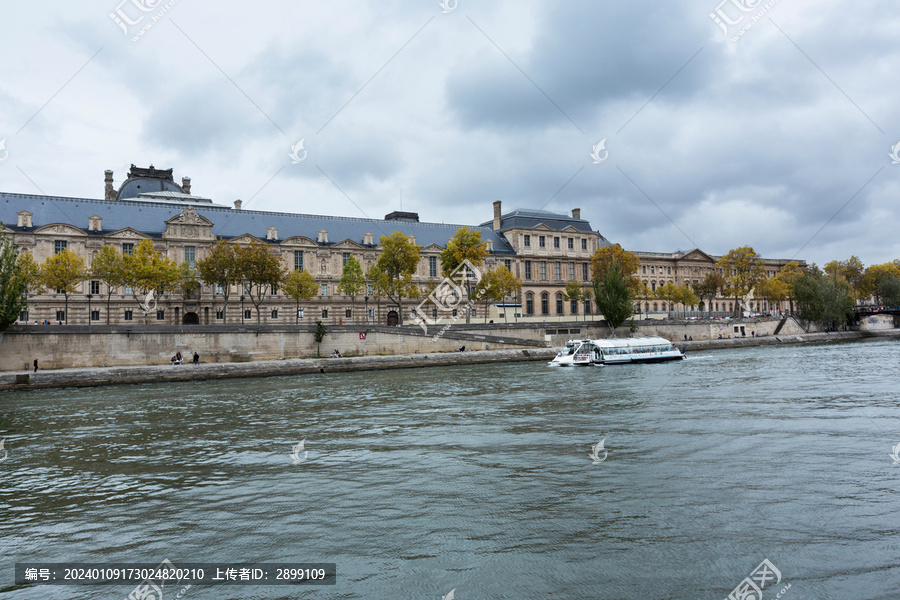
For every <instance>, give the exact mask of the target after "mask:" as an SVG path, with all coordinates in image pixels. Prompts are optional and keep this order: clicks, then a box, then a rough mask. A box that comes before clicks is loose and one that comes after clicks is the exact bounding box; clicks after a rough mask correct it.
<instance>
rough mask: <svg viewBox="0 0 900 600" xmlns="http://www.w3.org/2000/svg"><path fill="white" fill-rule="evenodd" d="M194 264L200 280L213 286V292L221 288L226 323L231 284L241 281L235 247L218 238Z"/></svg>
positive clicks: (223, 319)
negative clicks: (203, 256)
mask: <svg viewBox="0 0 900 600" xmlns="http://www.w3.org/2000/svg"><path fill="white" fill-rule="evenodd" d="M196 264H197V273H198V274H199V276H200V280H201V281H202V282H203V283H204V284H206V285H209V286H213V291H214V292H215V291H217V290H218V289H221V290H222V322H223V323H227V322H228V298H229V296H230V295H231V286H233V285H237V284H238V283H240V281H241V277H240V268H239V265H238V258H237V247H236V246H235V245H234V244H230V243H228V242H226V241H225V240H223V239H221V238H220V239H219V240H218V241H217V242H216V243H215V244H214V245H213V246H212V247H211V248H210V249H209V251H207V253H206V257H205V258H201V259H200V260H198V261H197V263H196ZM214 295H215V294H214Z"/></svg>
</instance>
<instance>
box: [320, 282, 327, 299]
mask: <svg viewBox="0 0 900 600" xmlns="http://www.w3.org/2000/svg"><path fill="white" fill-rule="evenodd" d="M319 295H320V296H327V295H328V284H327V283H323V284H322V285H320V286H319Z"/></svg>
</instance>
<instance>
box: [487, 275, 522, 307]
mask: <svg viewBox="0 0 900 600" xmlns="http://www.w3.org/2000/svg"><path fill="white" fill-rule="evenodd" d="M494 282H495V284H496V286H497V288H498V289H499V290H500V291H501V296H500V299H501V300H502V299H504V298H508V297H510V296H512V297H513V298H517V297H518V296H519V292H521V291H522V280H521V279H519V278H518V277H516V276H515V275H513V274H512V271H510V270H509V269H507V268H506V265H503V266H500V267H497V268H496V269H494ZM508 314H509V311H507V310H504V311H503V319H504V320H505V321H509V317H508V316H507V315H508Z"/></svg>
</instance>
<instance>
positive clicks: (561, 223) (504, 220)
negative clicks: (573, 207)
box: [481, 208, 593, 233]
mask: <svg viewBox="0 0 900 600" xmlns="http://www.w3.org/2000/svg"><path fill="white" fill-rule="evenodd" d="M542 223H543V224H544V225H546V226H547V227H549V228H551V229H559V230H561V229H565V228H566V227H569V226H572V227H574V228H575V229H577V230H578V231H584V232H585V233H592V232H593V229H591V224H590V223H588V222H587V221H585V220H584V219H576V218H574V217H570V216H568V215H562V214H559V213H555V212H550V211H548V210H527V209H521V208H518V209H516V210H514V211H512V212H508V213H506V214H505V215H501V216H500V229H501V230H503V229H512V228H515V227H524V228H529V229H530V228H532V227H536V226H538V225H540V224H542ZM492 225H493V221H487V222H486V223H482V224H481V226H482V227H491V226H492Z"/></svg>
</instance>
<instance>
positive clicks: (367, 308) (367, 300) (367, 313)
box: [366, 296, 369, 324]
mask: <svg viewBox="0 0 900 600" xmlns="http://www.w3.org/2000/svg"><path fill="white" fill-rule="evenodd" d="M368 322H369V297H368V296H366V323H367V324H368Z"/></svg>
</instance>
